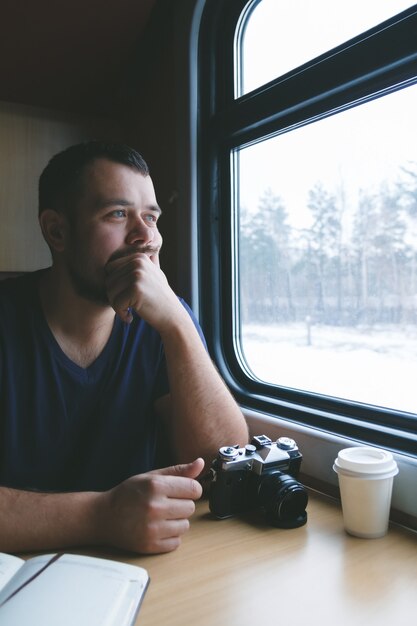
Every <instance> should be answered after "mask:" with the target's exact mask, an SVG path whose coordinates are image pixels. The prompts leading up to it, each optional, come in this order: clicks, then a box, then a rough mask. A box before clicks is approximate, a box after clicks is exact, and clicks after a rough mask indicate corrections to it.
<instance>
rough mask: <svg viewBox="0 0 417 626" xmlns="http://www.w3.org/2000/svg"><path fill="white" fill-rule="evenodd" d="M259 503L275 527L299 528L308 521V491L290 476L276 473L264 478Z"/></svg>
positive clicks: (259, 488)
mask: <svg viewBox="0 0 417 626" xmlns="http://www.w3.org/2000/svg"><path fill="white" fill-rule="evenodd" d="M258 501H259V504H260V505H261V506H262V507H263V508H264V509H265V512H266V515H267V518H268V521H269V522H270V523H271V524H272V525H273V526H278V527H279V528H297V527H298V526H303V524H305V523H306V521H307V512H306V510H305V509H306V507H307V502H308V495H307V490H306V489H305V487H304V486H303V485H302V484H301V483H299V482H298V481H297V480H296V479H295V478H294V477H293V476H290V474H283V473H282V472H274V473H271V474H267V475H266V476H262V477H261V479H260V483H259V486H258Z"/></svg>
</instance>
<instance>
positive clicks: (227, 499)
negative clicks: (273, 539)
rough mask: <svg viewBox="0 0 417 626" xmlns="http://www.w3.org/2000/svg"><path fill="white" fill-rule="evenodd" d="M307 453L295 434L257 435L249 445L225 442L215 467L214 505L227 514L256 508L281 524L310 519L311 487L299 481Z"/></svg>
mask: <svg viewBox="0 0 417 626" xmlns="http://www.w3.org/2000/svg"><path fill="white" fill-rule="evenodd" d="M301 459H302V455H301V453H300V452H299V450H298V447H297V444H296V443H295V441H294V440H293V439H290V438H288V437H280V438H279V439H277V441H272V440H271V439H270V438H269V437H267V436H266V435H258V436H257V437H253V439H252V441H251V443H250V444H249V445H246V446H245V447H244V448H239V446H223V447H221V448H220V449H219V452H218V455H217V458H216V459H215V460H214V461H213V463H212V466H211V472H212V483H211V485H210V492H209V506H210V511H211V512H212V514H213V515H214V516H215V517H217V518H219V519H223V518H225V517H231V516H233V515H236V514H238V513H242V512H244V511H248V510H250V509H254V508H260V509H262V510H263V511H264V512H265V513H266V517H267V520H268V522H269V523H270V524H272V525H273V526H278V527H280V528H296V527H298V526H302V525H303V524H305V523H306V521H307V512H306V510H305V509H306V506H307V501H308V496H307V491H306V489H305V487H304V486H303V485H302V484H301V483H299V482H298V481H297V476H298V472H299V469H300V465H301Z"/></svg>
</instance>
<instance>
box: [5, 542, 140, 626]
mask: <svg viewBox="0 0 417 626" xmlns="http://www.w3.org/2000/svg"><path fill="white" fill-rule="evenodd" d="M148 584H149V576H148V573H147V571H146V570H145V569H143V568H141V567H137V566H136V565H129V564H126V563H119V562H118V561H111V560H108V559H99V558H95V557H89V556H78V555H75V554H45V555H42V556H37V557H34V558H32V559H29V560H27V561H24V560H23V559H19V558H18V557H15V556H11V555H9V554H3V553H0V624H1V625H2V626H22V624H31V626H52V625H53V626H57V624H59V625H60V626H75V625H77V626H111V625H113V626H131V625H132V624H133V623H134V621H135V618H136V616H137V613H138V611H139V607H140V604H141V602H142V599H143V596H144V593H145V591H146V589H147V586H148Z"/></svg>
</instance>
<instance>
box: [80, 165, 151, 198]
mask: <svg viewBox="0 0 417 626" xmlns="http://www.w3.org/2000/svg"><path fill="white" fill-rule="evenodd" d="M113 199H114V200H117V199H123V200H125V201H127V202H131V203H132V204H138V203H141V204H156V197H155V190H154V186H153V183H152V179H151V177H150V176H149V175H146V176H144V175H143V174H142V173H141V172H139V171H138V170H136V169H134V168H132V167H129V166H127V165H123V164H121V163H115V162H113V161H109V160H108V159H96V160H95V161H93V162H92V163H90V164H89V165H87V167H86V168H85V170H84V172H83V174H82V177H81V194H80V201H81V202H83V201H88V202H92V201H94V202H100V200H103V201H106V202H107V201H111V200H113Z"/></svg>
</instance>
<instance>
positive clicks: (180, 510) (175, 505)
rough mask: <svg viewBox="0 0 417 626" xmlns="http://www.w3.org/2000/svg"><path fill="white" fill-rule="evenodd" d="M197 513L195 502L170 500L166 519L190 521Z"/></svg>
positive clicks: (178, 499) (177, 499)
mask: <svg viewBox="0 0 417 626" xmlns="http://www.w3.org/2000/svg"><path fill="white" fill-rule="evenodd" d="M194 512H195V504H194V500H190V499H185V500H184V499H180V498H169V506H168V508H167V510H166V513H165V515H166V519H169V520H180V519H189V518H190V517H191V516H192V515H193V514H194Z"/></svg>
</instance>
